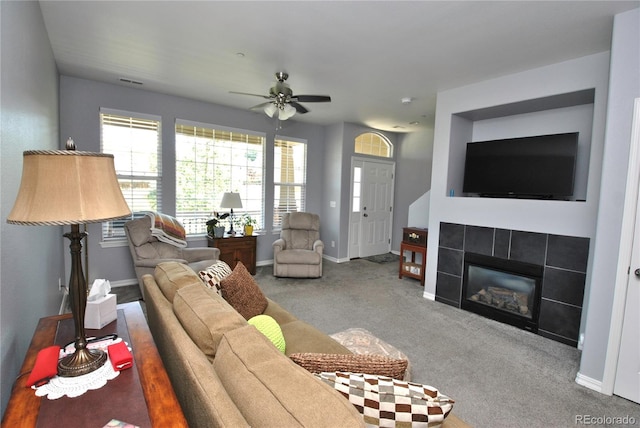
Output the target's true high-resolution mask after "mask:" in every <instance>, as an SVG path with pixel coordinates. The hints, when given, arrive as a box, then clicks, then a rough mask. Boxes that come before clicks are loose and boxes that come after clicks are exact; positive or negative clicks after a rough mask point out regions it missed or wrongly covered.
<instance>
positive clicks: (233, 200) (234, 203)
mask: <svg viewBox="0 0 640 428" xmlns="http://www.w3.org/2000/svg"><path fill="white" fill-rule="evenodd" d="M220 208H231V209H233V208H242V201H241V200H240V193H235V192H226V193H225V194H224V195H222V201H221V202H220Z"/></svg>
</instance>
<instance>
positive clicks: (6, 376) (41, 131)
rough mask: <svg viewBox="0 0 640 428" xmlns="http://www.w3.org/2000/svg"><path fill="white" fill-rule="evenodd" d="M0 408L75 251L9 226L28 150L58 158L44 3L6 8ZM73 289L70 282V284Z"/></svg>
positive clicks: (51, 310) (51, 231)
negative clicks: (66, 258) (54, 153)
mask: <svg viewBox="0 0 640 428" xmlns="http://www.w3.org/2000/svg"><path fill="white" fill-rule="evenodd" d="M0 15H1V24H0V29H1V36H0V39H1V42H2V46H1V49H0V50H1V52H2V81H1V89H0V92H1V93H2V99H1V104H0V109H1V116H2V119H1V120H2V122H1V126H0V128H1V131H0V132H1V134H0V138H1V156H0V158H1V165H0V176H1V177H2V181H1V183H0V186H1V189H2V190H1V192H0V199H1V204H0V206H1V209H2V216H1V217H0V230H1V231H2V233H0V253H1V258H0V260H1V262H0V323H1V326H2V328H1V329H0V380H1V385H0V401H1V402H2V413H4V411H5V409H6V406H7V401H8V400H9V396H10V394H11V387H12V385H13V382H14V380H15V378H16V376H17V375H18V373H19V371H20V367H21V366H22V360H23V359H24V355H25V352H26V350H27V348H28V346H29V342H30V341H31V336H32V335H33V332H34V330H35V327H36V324H37V322H38V319H39V318H41V317H43V316H47V315H52V314H57V313H58V309H59V306H60V301H61V295H60V294H59V292H58V278H63V277H64V276H63V275H64V266H63V257H62V253H63V252H64V251H67V252H68V251H69V250H68V247H69V243H68V241H67V242H64V241H65V239H64V238H63V237H62V234H63V228H62V227H47V226H15V225H10V224H7V223H6V218H7V216H8V215H9V212H10V211H11V208H12V207H13V203H14V201H15V198H16V195H17V193H18V186H19V183H20V177H21V175H22V152H23V151H24V150H34V149H40V150H57V149H59V148H60V147H59V138H58V74H57V70H56V66H55V63H54V60H53V53H52V51H51V46H50V44H49V38H48V36H47V34H46V32H45V28H44V23H43V20H42V14H41V13H40V6H39V4H38V3H37V2H6V1H3V2H0ZM65 282H66V281H65Z"/></svg>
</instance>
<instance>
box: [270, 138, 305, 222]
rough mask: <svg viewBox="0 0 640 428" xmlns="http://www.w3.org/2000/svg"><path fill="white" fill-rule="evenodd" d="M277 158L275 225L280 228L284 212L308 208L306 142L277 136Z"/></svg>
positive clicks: (274, 180) (275, 165)
mask: <svg viewBox="0 0 640 428" xmlns="http://www.w3.org/2000/svg"><path fill="white" fill-rule="evenodd" d="M273 162H274V168H273V184H274V192H273V193H274V203H273V227H274V229H279V228H280V227H281V226H282V215H283V214H284V213H287V212H293V211H304V210H305V209H306V198H307V195H306V192H307V188H306V186H307V144H306V142H303V141H292V140H291V139H287V140H285V139H279V138H278V137H276V140H275V144H274V159H273Z"/></svg>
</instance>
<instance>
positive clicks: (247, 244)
mask: <svg viewBox="0 0 640 428" xmlns="http://www.w3.org/2000/svg"><path fill="white" fill-rule="evenodd" d="M256 243H257V240H256V236H255V235H248V236H245V235H243V236H229V237H224V238H212V237H211V236H208V237H207V245H208V246H209V247H215V248H218V249H219V250H220V260H222V261H223V262H225V263H226V264H228V265H229V267H230V268H231V269H233V268H234V267H236V263H238V262H239V261H240V262H242V264H243V265H245V267H246V268H247V270H248V271H249V272H251V275H255V274H256Z"/></svg>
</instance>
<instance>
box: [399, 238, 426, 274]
mask: <svg viewBox="0 0 640 428" xmlns="http://www.w3.org/2000/svg"><path fill="white" fill-rule="evenodd" d="M428 233H429V232H428V230H427V229H419V228H413V227H405V228H403V232H402V242H401V243H400V268H399V273H398V278H400V279H402V277H403V276H408V277H409V278H414V279H419V280H420V284H421V285H422V286H424V273H425V272H424V271H425V269H426V267H427V236H428ZM405 252H411V259H410V260H411V261H408V260H405V258H404V253H405ZM416 254H420V255H421V259H420V263H416Z"/></svg>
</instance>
